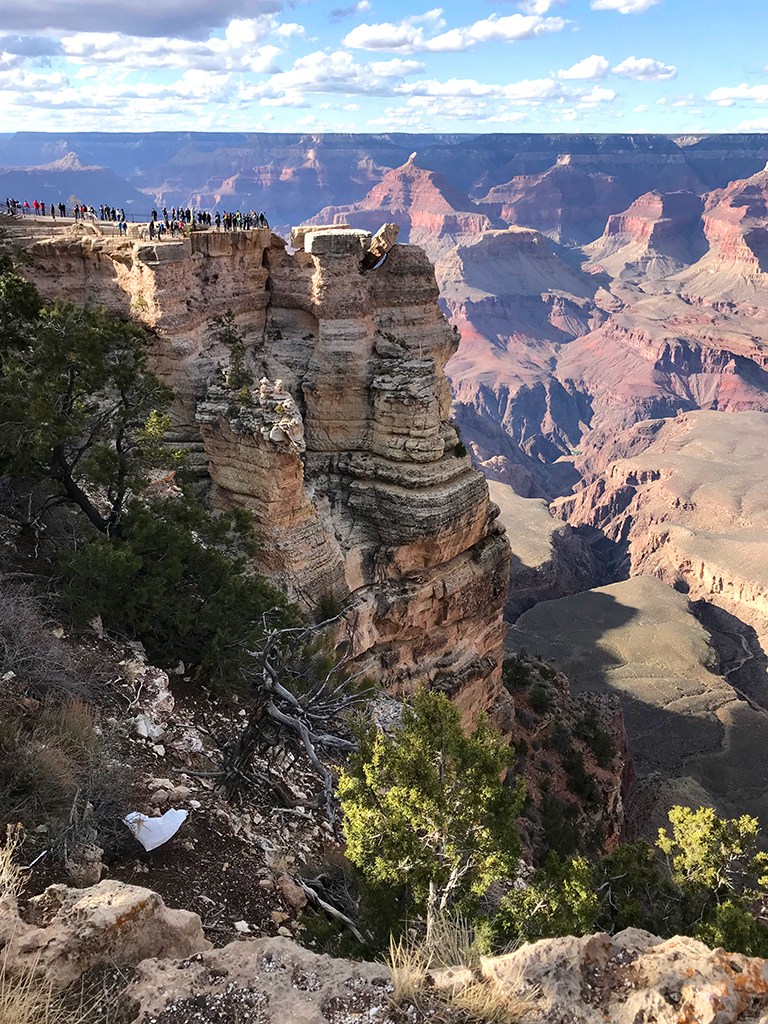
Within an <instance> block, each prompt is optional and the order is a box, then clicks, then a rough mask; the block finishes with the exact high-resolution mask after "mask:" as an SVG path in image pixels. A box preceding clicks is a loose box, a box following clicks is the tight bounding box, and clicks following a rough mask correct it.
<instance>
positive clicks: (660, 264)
mask: <svg viewBox="0 0 768 1024" xmlns="http://www.w3.org/2000/svg"><path fill="white" fill-rule="evenodd" d="M703 209H704V203H703V201H702V199H701V197H700V196H697V195H694V194H693V193H692V192H647V193H646V194H645V195H642V196H640V198H639V199H636V200H635V201H634V203H632V204H631V206H630V207H629V208H628V209H626V210H624V211H623V212H622V213H616V214H613V215H612V216H610V217H608V219H607V222H606V225H605V230H604V231H603V233H602V235H601V236H600V237H599V238H598V239H596V240H595V241H594V242H592V243H591V245H587V246H585V247H584V252H585V253H586V254H587V256H588V258H589V264H588V266H590V267H591V268H592V269H593V270H594V271H599V272H606V273H608V274H610V276H611V277H612V278H618V277H628V276H630V275H634V279H635V280H637V281H640V280H642V281H644V282H647V281H648V280H649V279H654V278H663V277H666V276H668V275H669V274H671V273H674V272H675V271H677V270H680V269H682V268H683V267H685V266H689V265H690V264H692V263H694V262H695V261H696V260H697V259H699V258H700V257H701V256H702V255H703V254H704V252H706V250H707V248H708V244H707V240H706V238H705V235H704V229H703V226H702V222H701V215H702V212H703Z"/></svg>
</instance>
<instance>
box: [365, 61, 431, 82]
mask: <svg viewBox="0 0 768 1024" xmlns="http://www.w3.org/2000/svg"><path fill="white" fill-rule="evenodd" d="M368 66H369V67H370V68H371V70H372V71H373V73H374V74H375V75H380V76H381V77H382V78H398V77H400V76H401V75H415V74H420V73H421V72H422V71H425V70H426V68H425V65H424V64H422V63H421V61H420V60H401V58H400V57H393V58H392V60H374V61H371V63H370V64H369V65H368Z"/></svg>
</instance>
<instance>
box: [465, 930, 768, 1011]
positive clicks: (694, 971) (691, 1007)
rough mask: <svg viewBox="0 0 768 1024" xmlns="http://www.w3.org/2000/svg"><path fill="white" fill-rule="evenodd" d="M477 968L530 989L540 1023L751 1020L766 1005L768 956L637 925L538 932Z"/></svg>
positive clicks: (522, 990) (520, 990)
mask: <svg viewBox="0 0 768 1024" xmlns="http://www.w3.org/2000/svg"><path fill="white" fill-rule="evenodd" d="M482 972H483V975H484V976H485V977H486V978H487V979H488V980H489V981H491V982H492V983H495V984H498V985H499V986H501V988H502V989H504V990H506V991H508V992H510V993H515V994H521V995H522V994H528V995H530V994H531V993H533V992H534V991H535V992H536V1011H537V1014H538V1015H539V1019H540V1020H541V1021H546V1024H606V1022H610V1024H640V1022H651V1021H653V1022H654V1024H736V1022H744V1024H746V1022H750V1024H753V1022H758V1021H761V1020H764V1019H765V1018H764V1017H761V1012H764V1011H765V1010H766V1008H767V1007H768V961H766V960H761V959H758V958H752V957H746V956H742V955H740V954H734V953H726V952H725V951H724V950H722V949H715V950H712V949H709V948H708V947H707V946H705V945H704V944H703V943H701V942H697V941H696V940H695V939H690V938H683V937H681V936H676V937H675V938H672V939H668V940H663V939H660V938H657V937H656V936H654V935H650V934H649V933H648V932H644V931H640V930H639V929H636V928H628V929H626V930H625V931H623V932H619V933H618V934H617V935H614V936H611V935H606V934H597V935H588V936H585V937H584V938H579V939H577V938H573V937H566V938H561V939H544V940H542V941H541V942H536V943H533V944H531V945H527V946H523V947H522V948H521V949H519V950H517V951H516V952H514V953H510V954H509V955H508V956H504V957H496V958H488V959H485V960H484V961H483V965H482Z"/></svg>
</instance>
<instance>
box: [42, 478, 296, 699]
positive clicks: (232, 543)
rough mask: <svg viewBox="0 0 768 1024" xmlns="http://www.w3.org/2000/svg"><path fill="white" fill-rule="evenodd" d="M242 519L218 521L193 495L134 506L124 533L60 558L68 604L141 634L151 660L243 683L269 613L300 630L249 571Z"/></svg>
mask: <svg viewBox="0 0 768 1024" xmlns="http://www.w3.org/2000/svg"><path fill="white" fill-rule="evenodd" d="M248 543H249V538H248V535H247V531H246V527H245V523H244V521H243V517H242V516H234V515H230V516H219V517H213V516H211V515H209V514H208V513H206V512H205V510H204V509H203V508H202V507H201V506H200V505H199V504H198V503H197V502H196V501H194V499H191V498H178V499H176V498H171V499H167V500H158V501H156V502H153V503H151V504H144V503H142V502H140V501H137V500H134V501H133V502H131V504H130V506H129V508H128V513H127V516H126V520H125V525H124V528H123V531H122V533H121V534H120V536H119V537H97V538H96V539H95V540H93V542H92V543H90V544H86V545H84V546H83V547H81V548H78V549H77V550H76V551H75V552H66V553H63V554H62V555H61V556H60V569H61V573H62V577H63V582H64V593H63V597H64V601H65V603H66V604H67V606H68V607H69V609H70V610H71V612H72V613H73V614H74V615H75V617H76V618H78V619H80V620H81V621H89V620H90V619H92V618H93V617H94V616H95V615H101V617H102V621H103V622H104V624H105V625H106V626H107V627H108V628H110V629H113V630H116V631H118V632H121V633H123V634H127V635H129V636H132V637H138V638H139V639H140V640H141V641H142V643H143V644H144V645H145V647H146V648H147V652H148V654H149V656H150V658H151V659H153V660H154V661H156V662H158V663H159V664H162V665H164V666H168V665H172V664H176V663H177V662H178V661H179V660H182V661H184V663H185V664H186V665H188V666H190V667H192V668H197V669H198V670H199V671H201V672H203V673H204V674H205V676H206V678H208V679H210V680H211V681H212V682H214V683H219V684H222V685H227V686H237V685H239V684H240V683H241V682H242V679H243V674H244V672H245V670H246V669H247V667H248V666H249V665H250V663H251V659H250V655H249V653H248V652H249V646H252V642H253V641H254V638H255V637H257V636H259V635H260V632H261V628H262V624H263V621H264V616H265V615H266V616H268V617H269V620H270V622H271V624H272V625H273V626H276V627H277V626H286V625H294V624H296V623H297V622H298V614H297V612H295V611H294V610H293V609H292V608H291V607H290V606H289V605H288V604H287V602H286V601H285V599H284V598H283V597H282V595H280V594H279V593H278V592H277V591H276V590H275V589H274V588H273V587H271V586H270V585H269V584H268V583H266V581H264V580H263V579H260V578H259V577H258V576H255V575H249V574H248V573H247V572H246V568H247V565H246V560H245V558H244V557H243V556H242V555H240V554H239V553H238V552H239V551H242V550H243V545H246V546H247V544H248Z"/></svg>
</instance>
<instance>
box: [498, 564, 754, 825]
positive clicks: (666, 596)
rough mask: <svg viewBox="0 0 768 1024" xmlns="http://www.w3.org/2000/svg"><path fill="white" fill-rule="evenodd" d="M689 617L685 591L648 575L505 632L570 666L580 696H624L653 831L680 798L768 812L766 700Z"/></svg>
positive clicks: (575, 599)
mask: <svg viewBox="0 0 768 1024" xmlns="http://www.w3.org/2000/svg"><path fill="white" fill-rule="evenodd" d="M646 571H648V570H646ZM693 612H694V608H693V607H692V606H691V604H690V603H689V601H688V599H687V598H686V597H685V596H684V595H683V594H679V593H676V592H675V591H674V590H673V589H672V588H671V587H669V586H667V585H666V584H665V583H663V582H662V581H661V580H659V579H656V578H655V577H654V576H650V575H645V576H637V577H634V578H632V579H629V580H625V581H623V582H621V583H614V584H611V585H610V586H607V587H601V588H599V589H596V590H589V591H587V592H586V593H582V594H577V595H573V596H569V597H565V598H561V599H560V600H555V601H544V602H542V603H541V604H538V605H537V606H536V607H535V608H532V609H531V610H530V611H527V612H525V613H524V614H523V615H522V616H520V618H519V619H518V620H517V622H516V623H515V625H514V626H513V627H512V628H511V630H510V633H509V643H510V646H511V647H512V648H513V649H521V648H525V649H526V650H529V651H537V652H539V653H540V655H541V656H542V657H543V658H546V659H547V660H549V661H551V662H553V663H554V664H555V665H556V666H557V668H558V669H560V670H561V671H562V672H565V673H566V674H567V676H568V678H569V680H570V682H571V687H572V689H573V692H574V693H575V694H583V693H590V694H592V693H603V694H610V695H612V696H618V697H619V699H620V701H621V705H622V709H623V712H624V717H625V720H626V727H627V733H628V735H629V737H630V747H631V751H632V755H633V759H634V761H635V764H636V767H637V772H638V775H639V776H640V777H641V778H644V779H646V780H652V781H651V783H650V786H649V787H648V786H646V787H641V788H646V789H647V793H648V798H649V810H648V812H647V813H646V815H645V820H644V821H643V823H642V824H643V827H644V830H645V834H646V835H647V836H648V837H649V838H653V837H654V834H655V833H654V829H655V828H657V827H658V826H660V825H662V824H664V823H665V821H664V819H665V815H666V812H667V811H668V810H669V808H670V807H671V806H674V805H675V804H683V805H687V806H692V807H696V806H700V805H702V804H704V805H714V806H715V807H717V808H718V810H719V812H720V813H721V814H723V815H725V816H728V817H732V816H734V815H737V814H744V813H749V814H754V815H755V816H756V817H758V819H759V820H761V821H764V820H766V818H767V817H768V796H767V795H766V791H765V786H764V783H763V779H764V778H765V773H766V771H768V710H767V709H766V707H765V704H764V698H763V702H762V703H761V702H759V701H758V699H756V697H755V696H754V695H753V694H754V691H753V693H752V694H749V693H745V692H744V691H743V689H742V686H741V685H740V684H739V683H738V682H737V678H736V676H735V673H734V672H733V671H732V670H733V668H736V667H739V662H738V661H735V660H734V661H733V663H732V664H729V663H721V659H720V657H719V653H718V649H717V647H716V645H715V641H714V638H713V635H712V633H711V632H710V630H709V629H708V628H705V626H703V625H702V624H701V623H700V622H699V621H698V620H697V619H696V617H695V616H694V614H693ZM730 628H733V627H732V626H731V627H730ZM718 646H719V645H718ZM742 659H743V660H746V659H744V654H743V652H742ZM641 795H642V794H638V796H641Z"/></svg>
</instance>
